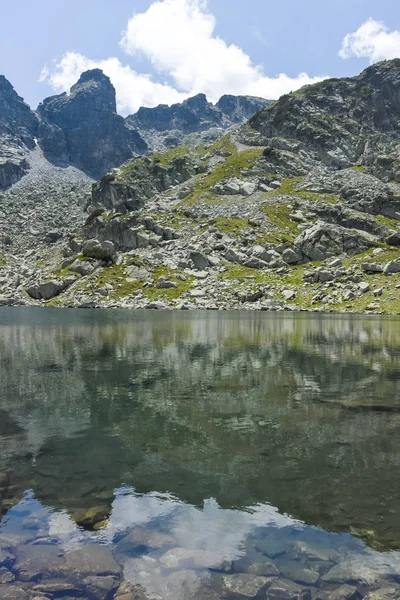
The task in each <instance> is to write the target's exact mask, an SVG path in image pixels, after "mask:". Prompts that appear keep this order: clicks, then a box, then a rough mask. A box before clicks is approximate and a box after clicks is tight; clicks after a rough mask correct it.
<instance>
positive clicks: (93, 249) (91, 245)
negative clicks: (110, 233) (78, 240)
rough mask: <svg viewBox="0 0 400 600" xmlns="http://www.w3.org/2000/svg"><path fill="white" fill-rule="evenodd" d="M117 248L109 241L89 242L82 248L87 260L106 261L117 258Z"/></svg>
mask: <svg viewBox="0 0 400 600" xmlns="http://www.w3.org/2000/svg"><path fill="white" fill-rule="evenodd" d="M115 253H116V252H115V246H114V244H113V243H112V242H110V241H109V240H107V241H104V242H101V243H100V242H99V240H96V239H94V240H88V241H87V242H85V243H84V244H83V246H82V254H83V256H86V257H87V258H95V259H98V260H104V261H113V260H114V258H115Z"/></svg>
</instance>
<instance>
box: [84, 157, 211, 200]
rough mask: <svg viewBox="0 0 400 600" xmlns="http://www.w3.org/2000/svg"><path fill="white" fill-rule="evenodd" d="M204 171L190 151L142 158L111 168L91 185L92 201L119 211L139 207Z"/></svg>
mask: <svg viewBox="0 0 400 600" xmlns="http://www.w3.org/2000/svg"><path fill="white" fill-rule="evenodd" d="M202 171H204V166H203V165H202V164H201V162H200V160H199V158H198V157H195V156H192V155H191V154H190V153H185V152H183V153H180V154H178V155H175V154H172V155H171V158H168V157H165V158H164V157H163V159H162V160H161V159H160V158H159V157H157V156H155V157H144V158H141V159H139V160H132V161H131V162H129V163H127V164H126V165H124V166H123V168H122V169H114V170H113V171H111V172H110V173H108V174H107V175H105V176H104V177H103V178H102V179H101V180H100V181H99V183H96V184H95V185H94V186H93V190H92V203H93V204H100V205H102V206H103V207H106V208H117V209H118V210H123V211H125V210H127V209H128V210H138V209H139V208H142V207H143V205H144V203H145V201H146V200H147V199H149V198H151V197H152V196H154V194H156V193H160V192H164V191H165V190H168V189H169V188H171V187H173V186H175V185H178V184H181V183H184V182H185V181H187V180H188V179H190V178H191V177H193V176H194V175H196V174H198V173H201V172H202Z"/></svg>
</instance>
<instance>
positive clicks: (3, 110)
mask: <svg viewBox="0 0 400 600" xmlns="http://www.w3.org/2000/svg"><path fill="white" fill-rule="evenodd" d="M0 127H1V129H2V130H3V132H4V131H5V128H6V127H7V129H8V133H18V132H23V133H24V134H25V135H27V134H32V135H33V134H34V133H35V130H36V127H37V118H36V116H35V113H34V112H33V111H32V110H31V109H30V108H29V106H28V105H27V104H26V103H25V102H24V99H23V98H21V96H19V95H18V94H17V92H16V91H15V90H14V88H13V86H12V85H11V83H10V82H9V81H8V80H7V79H6V78H5V77H4V75H0Z"/></svg>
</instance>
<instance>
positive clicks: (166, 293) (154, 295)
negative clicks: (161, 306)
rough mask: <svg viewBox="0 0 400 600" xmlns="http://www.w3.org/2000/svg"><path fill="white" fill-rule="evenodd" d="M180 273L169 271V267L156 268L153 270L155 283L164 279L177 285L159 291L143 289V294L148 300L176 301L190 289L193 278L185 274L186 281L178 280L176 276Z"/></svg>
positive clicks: (149, 288) (156, 289)
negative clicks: (161, 278)
mask: <svg viewBox="0 0 400 600" xmlns="http://www.w3.org/2000/svg"><path fill="white" fill-rule="evenodd" d="M179 274H180V271H178V270H174V269H170V268H169V267H164V266H160V267H156V269H155V270H154V280H155V282H157V280H158V278H159V277H166V278H167V279H169V280H170V281H174V282H175V283H176V284H177V287H176V288H167V289H159V288H157V287H156V286H154V287H148V288H144V289H143V293H144V295H145V296H147V298H148V299H149V300H158V299H161V300H162V299H165V300H176V299H178V298H180V297H181V296H182V294H185V293H186V292H188V291H189V290H190V289H191V288H192V283H193V280H194V277H193V276H191V275H187V274H185V277H186V281H182V280H181V279H178V277H177V275H179Z"/></svg>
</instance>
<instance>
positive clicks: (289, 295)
mask: <svg viewBox="0 0 400 600" xmlns="http://www.w3.org/2000/svg"><path fill="white" fill-rule="evenodd" d="M282 296H283V299H284V300H285V301H286V302H288V301H289V300H294V299H295V298H296V292H295V291H294V290H283V291H282Z"/></svg>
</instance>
